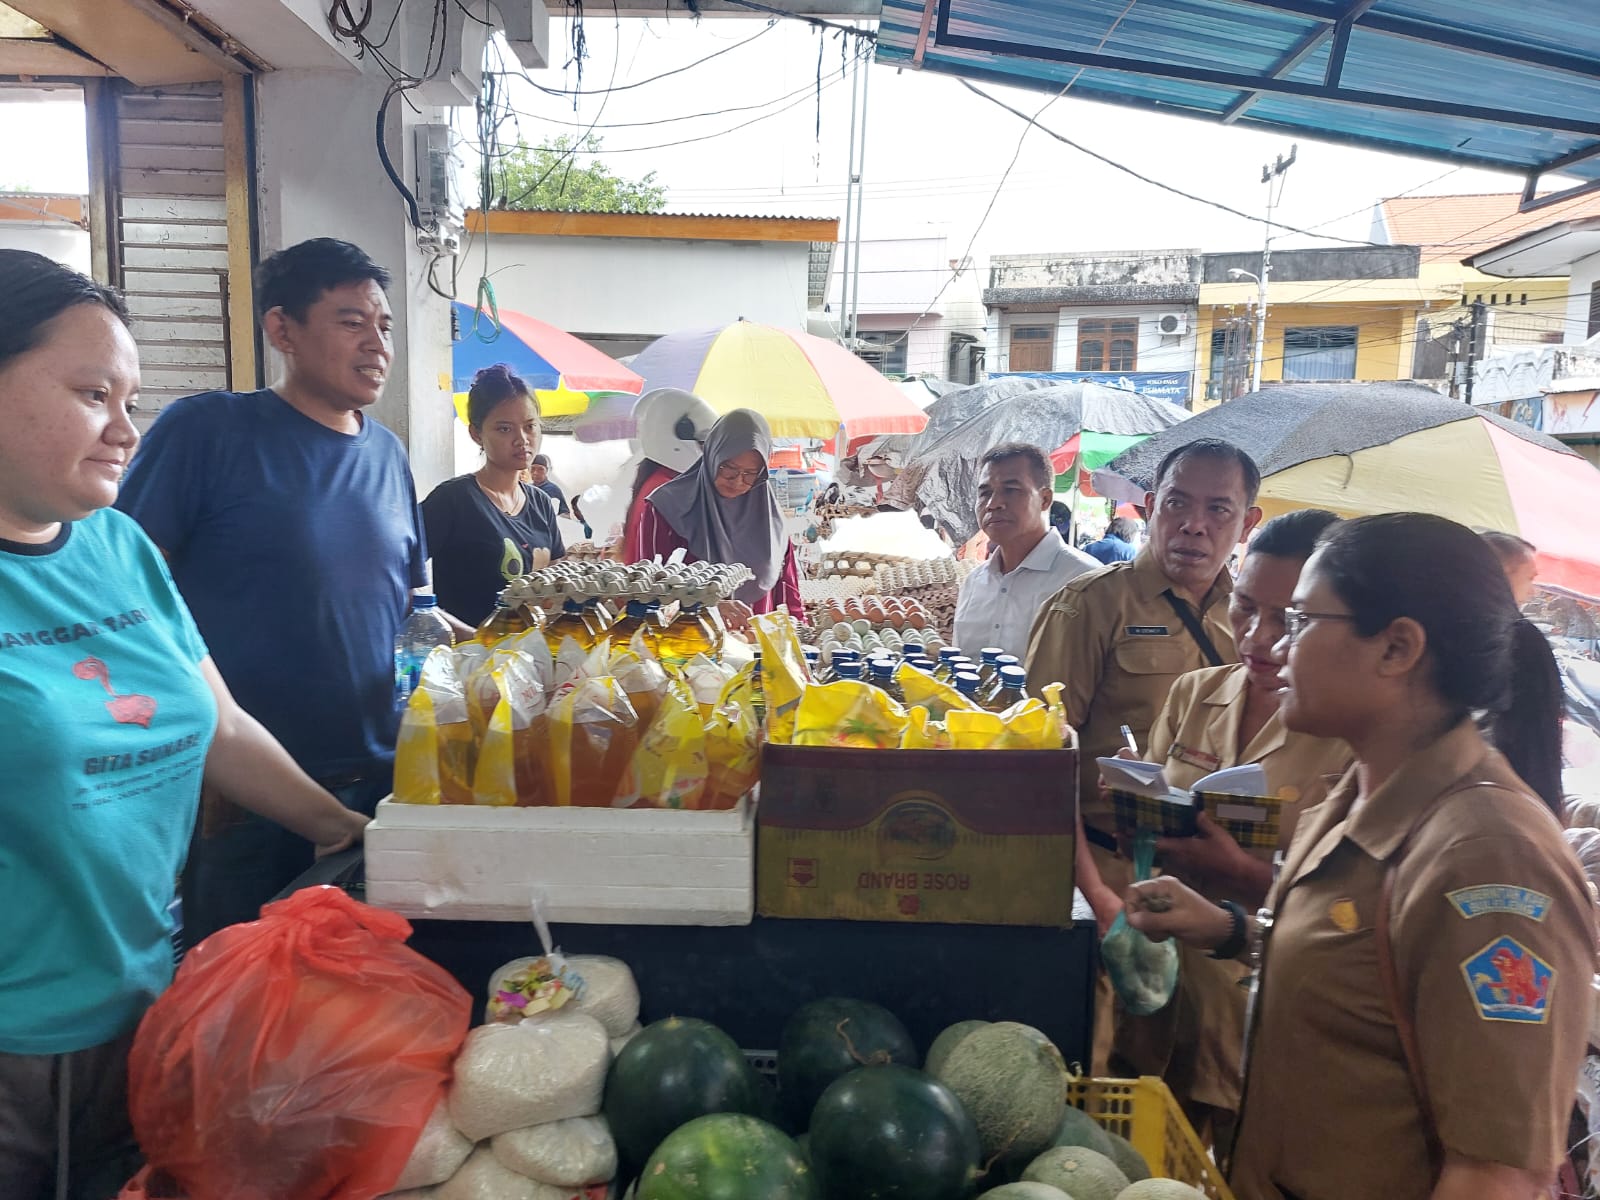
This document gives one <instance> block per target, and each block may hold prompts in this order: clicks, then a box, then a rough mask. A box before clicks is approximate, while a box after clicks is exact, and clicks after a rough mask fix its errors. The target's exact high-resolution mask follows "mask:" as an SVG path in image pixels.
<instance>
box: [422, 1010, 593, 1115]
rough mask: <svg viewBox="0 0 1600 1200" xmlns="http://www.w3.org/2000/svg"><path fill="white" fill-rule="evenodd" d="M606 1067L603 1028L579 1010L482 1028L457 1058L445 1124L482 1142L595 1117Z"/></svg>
mask: <svg viewBox="0 0 1600 1200" xmlns="http://www.w3.org/2000/svg"><path fill="white" fill-rule="evenodd" d="M610 1065H611V1047H610V1043H609V1041H608V1039H607V1038H606V1030H605V1026H603V1025H602V1024H600V1022H599V1021H596V1020H595V1019H594V1018H593V1017H590V1016H585V1015H584V1014H583V1013H573V1014H572V1015H570V1016H563V1017H562V1018H560V1019H559V1020H554V1021H523V1022H522V1023H521V1024H518V1025H480V1026H478V1027H477V1028H476V1029H474V1030H472V1031H471V1032H470V1033H468V1034H467V1040H466V1042H465V1043H464V1044H463V1045H462V1047H461V1053H460V1054H459V1055H458V1056H457V1057H456V1065H455V1083H454V1085H453V1086H452V1087H451V1089H450V1102H449V1103H450V1120H451V1122H452V1123H453V1124H454V1125H455V1127H456V1128H457V1129H459V1130H460V1131H461V1132H462V1134H463V1135H465V1136H466V1137H467V1138H468V1139H470V1140H471V1141H474V1142H481V1141H482V1140H483V1139H484V1138H489V1137H493V1136H494V1135H495V1134H497V1133H509V1132H511V1130H513V1129H525V1128H527V1127H528V1126H530V1125H544V1124H547V1123H548V1122H550V1121H560V1120H564V1119H565V1118H567V1117H588V1116H593V1115H594V1114H595V1113H597V1112H599V1111H600V1095H601V1092H602V1091H603V1090H604V1088H605V1082H606V1068H607V1067H609V1066H610Z"/></svg>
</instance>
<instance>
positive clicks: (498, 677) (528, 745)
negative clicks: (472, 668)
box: [472, 642, 551, 808]
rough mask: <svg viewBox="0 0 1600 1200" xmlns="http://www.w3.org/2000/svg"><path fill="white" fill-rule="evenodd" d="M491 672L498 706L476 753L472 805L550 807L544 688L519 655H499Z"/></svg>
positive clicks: (493, 657)
mask: <svg viewBox="0 0 1600 1200" xmlns="http://www.w3.org/2000/svg"><path fill="white" fill-rule="evenodd" d="M501 644H502V645H504V643H503V642H502V643H501ZM489 666H490V668H491V669H490V671H489V680H490V683H491V685H492V686H493V687H494V689H495V693H496V695H497V696H498V701H497V703H496V704H495V707H494V712H493V713H492V714H491V715H490V718H489V723H488V726H487V727H486V728H485V729H484V732H483V740H482V743H481V745H480V747H479V749H478V764H477V769H476V771H475V772H474V774H473V777H472V794H473V800H474V802H475V803H477V804H487V805H492V806H495V807H501V808H504V807H509V806H511V805H514V804H519V805H522V806H523V807H535V806H539V805H545V804H549V803H550V787H551V785H550V776H549V771H548V770H547V765H548V754H547V753H546V750H547V746H548V742H549V733H548V730H547V728H546V724H547V722H546V718H545V698H544V687H543V686H542V685H541V684H540V682H539V678H538V675H537V674H536V672H535V668H534V665H533V663H532V661H531V660H529V659H528V658H526V657H525V656H523V655H522V654H520V653H518V652H517V651H515V650H503V649H502V650H496V651H495V652H494V653H493V654H492V655H491V656H490V658H489ZM474 678H476V676H475V677H474Z"/></svg>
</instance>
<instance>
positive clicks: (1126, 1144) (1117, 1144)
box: [1089, 1129, 1154, 1183]
mask: <svg viewBox="0 0 1600 1200" xmlns="http://www.w3.org/2000/svg"><path fill="white" fill-rule="evenodd" d="M1106 1137H1107V1138H1108V1139H1109V1140H1110V1142H1111V1153H1110V1155H1109V1157H1110V1159H1111V1161H1112V1162H1114V1163H1116V1164H1117V1166H1118V1167H1120V1168H1121V1170H1122V1173H1123V1174H1124V1175H1126V1176H1127V1177H1128V1178H1129V1179H1130V1180H1132V1181H1133V1182H1134V1183H1138V1182H1139V1181H1140V1180H1141V1179H1149V1178H1150V1176H1151V1175H1152V1174H1154V1172H1153V1171H1151V1170H1150V1164H1149V1163H1147V1162H1145V1160H1144V1155H1142V1154H1140V1153H1139V1152H1138V1151H1137V1150H1135V1149H1134V1148H1133V1143H1132V1142H1130V1141H1129V1140H1128V1139H1127V1138H1125V1137H1123V1136H1122V1135H1121V1134H1120V1133H1112V1132H1111V1131H1110V1130H1109V1129H1108V1130H1107V1131H1106ZM1089 1149H1091V1150H1094V1149H1098V1147H1095V1146H1090V1147H1089Z"/></svg>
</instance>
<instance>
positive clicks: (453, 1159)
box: [394, 1100, 472, 1200]
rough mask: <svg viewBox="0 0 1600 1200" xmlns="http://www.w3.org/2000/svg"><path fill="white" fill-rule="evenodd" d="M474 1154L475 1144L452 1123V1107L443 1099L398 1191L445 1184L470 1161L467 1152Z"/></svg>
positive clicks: (396, 1187)
mask: <svg viewBox="0 0 1600 1200" xmlns="http://www.w3.org/2000/svg"><path fill="white" fill-rule="evenodd" d="M471 1153H472V1143H471V1142H469V1141H468V1140H467V1139H466V1138H464V1137H462V1136H461V1133H460V1131H459V1130H457V1129H456V1127H455V1126H454V1125H452V1124H450V1108H449V1106H448V1105H447V1104H446V1103H445V1102H444V1101H443V1100H441V1101H439V1103H438V1105H437V1106H436V1107H435V1108H434V1110H433V1113H432V1114H431V1115H430V1116H429V1117H428V1123H427V1124H426V1125H424V1126H423V1127H422V1133H421V1135H420V1136H419V1137H418V1138H417V1144H416V1145H415V1146H414V1147H413V1148H412V1150H411V1157H410V1158H409V1159H407V1160H406V1166H405V1170H403V1171H401V1172H400V1178H399V1179H398V1180H396V1181H395V1185H394V1190H395V1191H397V1192H405V1191H408V1190H410V1189H412V1188H427V1187H432V1186H433V1185H434V1184H436V1183H443V1182H444V1181H445V1180H446V1179H449V1178H450V1176H452V1175H454V1174H455V1173H456V1172H457V1171H459V1170H460V1169H461V1164H462V1163H464V1162H466V1161H467V1155H469V1154H471ZM406 1200H411V1197H409V1196H408V1197H406Z"/></svg>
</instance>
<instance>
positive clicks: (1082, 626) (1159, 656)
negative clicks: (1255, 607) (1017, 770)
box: [1027, 546, 1237, 834]
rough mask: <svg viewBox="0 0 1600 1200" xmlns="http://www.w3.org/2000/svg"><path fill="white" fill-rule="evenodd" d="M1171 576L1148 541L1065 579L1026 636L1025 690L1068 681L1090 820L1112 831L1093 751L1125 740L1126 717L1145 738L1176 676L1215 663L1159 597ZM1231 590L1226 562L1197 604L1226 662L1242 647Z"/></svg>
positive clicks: (1106, 750)
mask: <svg viewBox="0 0 1600 1200" xmlns="http://www.w3.org/2000/svg"><path fill="white" fill-rule="evenodd" d="M1171 586H1172V585H1171V583H1170V582H1169V581H1168V579H1167V577H1166V576H1165V575H1164V574H1162V571H1161V568H1160V566H1158V565H1157V563H1156V560H1155V556H1154V555H1153V554H1152V553H1151V551H1150V548H1149V547H1148V546H1147V547H1145V548H1144V549H1142V550H1140V551H1139V555H1138V557H1137V558H1135V559H1134V560H1133V561H1132V562H1128V563H1113V564H1112V565H1110V566H1108V567H1105V568H1103V569H1102V570H1099V571H1091V572H1089V573H1088V574H1087V575H1080V576H1079V577H1078V578H1076V579H1074V580H1072V581H1071V582H1070V583H1068V584H1067V586H1066V587H1064V588H1062V589H1061V590H1060V591H1059V592H1057V593H1056V594H1055V596H1054V597H1053V598H1052V599H1051V600H1050V601H1049V602H1048V603H1047V604H1046V605H1045V606H1044V608H1042V609H1041V610H1040V611H1039V616H1038V618H1037V619H1036V620H1035V621H1034V624H1033V632H1032V634H1031V635H1030V636H1029V638H1028V658H1027V669H1028V687H1029V690H1030V691H1032V692H1033V693H1034V694H1035V695H1037V694H1039V690H1040V689H1041V688H1043V687H1044V686H1045V685H1046V684H1048V683H1061V684H1064V685H1065V691H1063V693H1062V702H1063V703H1064V704H1065V705H1066V709H1067V720H1068V721H1070V722H1071V723H1072V724H1073V725H1074V726H1076V727H1077V730H1078V744H1079V750H1078V754H1079V774H1078V801H1079V804H1080V805H1081V806H1082V808H1083V817H1084V822H1085V823H1086V824H1087V825H1088V826H1089V827H1090V828H1092V829H1098V830H1100V831H1101V832H1102V833H1105V834H1111V833H1112V832H1113V830H1112V824H1111V813H1110V808H1109V805H1107V804H1103V803H1102V802H1101V801H1100V797H1099V786H1098V785H1099V781H1100V768H1099V767H1097V766H1096V765H1095V761H1094V760H1095V759H1096V758H1109V757H1111V756H1112V755H1114V754H1115V753H1116V752H1117V751H1118V750H1120V749H1122V747H1123V740H1122V732H1121V726H1123V725H1127V726H1128V727H1129V728H1130V729H1132V730H1133V735H1134V737H1135V738H1137V739H1138V741H1139V745H1140V747H1141V748H1143V747H1144V745H1145V743H1146V741H1147V739H1148V736H1149V733H1150V727H1151V726H1152V725H1153V724H1154V723H1155V719H1156V715H1157V714H1158V713H1159V712H1160V711H1161V706H1162V705H1163V704H1165V703H1166V700H1167V692H1168V691H1169V690H1170V689H1171V687H1172V682H1173V680H1175V679H1177V678H1178V676H1180V675H1182V674H1184V673H1185V672H1186V671H1194V670H1198V669H1199V668H1201V667H1205V666H1209V665H1210V664H1209V663H1208V662H1207V661H1206V657H1205V655H1204V654H1203V653H1202V652H1201V650H1200V647H1199V646H1198V645H1197V644H1196V643H1195V640H1194V638H1193V637H1192V636H1190V634H1189V631H1188V630H1187V629H1185V628H1184V624H1183V622H1182V621H1181V620H1180V619H1179V618H1178V614H1177V613H1175V612H1174V611H1173V610H1172V606H1171V605H1170V604H1169V603H1168V602H1167V601H1166V599H1164V598H1163V593H1164V592H1166V591H1167V589H1168V588H1170V587H1171ZM1232 591H1233V580H1232V578H1231V577H1230V576H1229V575H1228V573H1227V572H1226V571H1224V572H1223V573H1222V575H1221V576H1220V577H1219V578H1218V579H1217V582H1216V585H1215V586H1213V587H1212V589H1211V591H1210V592H1209V593H1208V594H1207V596H1206V598H1205V602H1204V603H1203V604H1202V605H1201V606H1200V619H1201V621H1202V623H1203V624H1204V626H1205V630H1206V633H1207V634H1208V635H1210V637H1211V641H1212V643H1213V644H1214V645H1215V646H1216V648H1217V651H1218V652H1219V653H1220V654H1221V655H1222V656H1223V657H1224V658H1226V659H1227V660H1228V661H1230V662H1231V661H1234V660H1235V658H1236V657H1237V655H1236V653H1235V651H1234V645H1233V631H1232V630H1231V629H1230V628H1229V627H1228V623H1227V605H1226V604H1225V603H1223V601H1225V600H1226V599H1227V597H1228V595H1229V593H1231V592H1232ZM1179 603H1185V604H1186V603H1187V601H1181V600H1180V601H1179Z"/></svg>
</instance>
